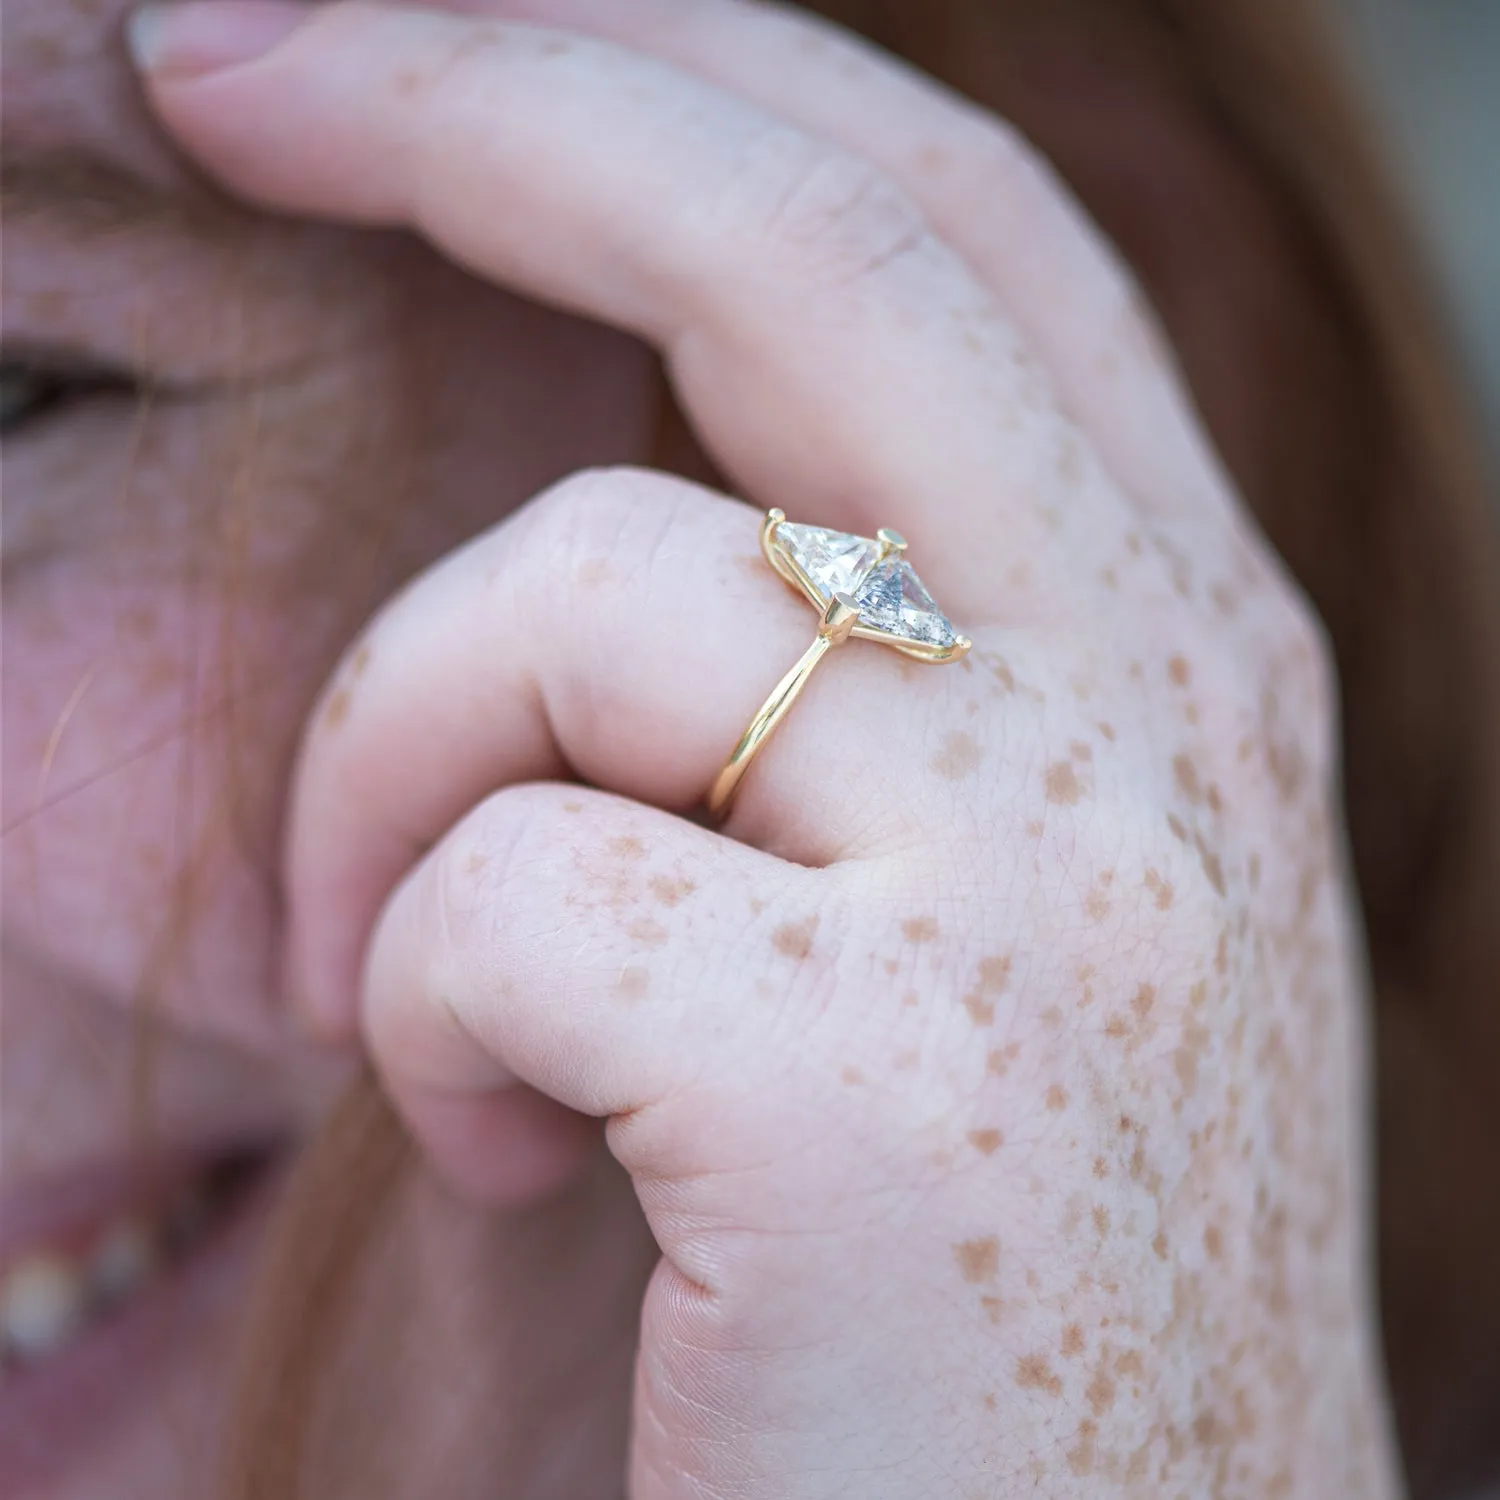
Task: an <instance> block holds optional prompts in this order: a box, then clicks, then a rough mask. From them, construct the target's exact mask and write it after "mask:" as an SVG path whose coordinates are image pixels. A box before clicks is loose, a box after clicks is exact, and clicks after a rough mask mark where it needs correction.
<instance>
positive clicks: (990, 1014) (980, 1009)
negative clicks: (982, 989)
mask: <svg viewBox="0 0 1500 1500" xmlns="http://www.w3.org/2000/svg"><path fill="white" fill-rule="evenodd" d="M963 1005H964V1009H965V1010H966V1011H968V1013H969V1019H970V1020H971V1021H972V1022H973V1023H974V1024H975V1025H976V1026H991V1025H993V1024H994V1020H995V1002H994V1001H993V1000H986V999H985V998H984V996H982V995H973V994H970V995H965V996H964V1000H963Z"/></svg>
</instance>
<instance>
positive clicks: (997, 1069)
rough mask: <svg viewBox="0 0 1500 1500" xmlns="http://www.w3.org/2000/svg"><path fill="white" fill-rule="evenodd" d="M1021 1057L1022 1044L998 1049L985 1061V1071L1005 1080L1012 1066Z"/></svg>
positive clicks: (1015, 1043) (1012, 1044)
mask: <svg viewBox="0 0 1500 1500" xmlns="http://www.w3.org/2000/svg"><path fill="white" fill-rule="evenodd" d="M1020 1055H1021V1044H1020V1043H1019V1042H1011V1043H1009V1044H1008V1045H1007V1046H1006V1047H1004V1048H1000V1047H996V1048H995V1049H994V1050H993V1051H991V1053H990V1054H989V1056H988V1057H987V1058H986V1059H985V1069H986V1071H987V1072H990V1073H993V1074H994V1075H995V1077H996V1078H1004V1077H1005V1075H1006V1073H1007V1072H1008V1071H1009V1070H1010V1065H1011V1064H1012V1063H1013V1062H1014V1061H1015V1060H1016V1059H1017V1058H1018V1057H1019V1056H1020Z"/></svg>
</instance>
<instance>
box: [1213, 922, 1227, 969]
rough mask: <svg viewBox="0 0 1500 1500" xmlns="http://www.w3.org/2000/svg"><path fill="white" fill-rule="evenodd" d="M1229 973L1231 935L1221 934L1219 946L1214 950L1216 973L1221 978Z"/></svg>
mask: <svg viewBox="0 0 1500 1500" xmlns="http://www.w3.org/2000/svg"><path fill="white" fill-rule="evenodd" d="M1228 972H1229V933H1228V932H1227V931H1224V932H1221V933H1220V934H1219V943H1218V946H1217V947H1216V948H1215V949H1214V973H1215V974H1217V975H1219V976H1220V977H1221V978H1222V977H1223V976H1224V975H1225V974H1227V973H1228Z"/></svg>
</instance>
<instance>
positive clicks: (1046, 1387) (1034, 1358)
mask: <svg viewBox="0 0 1500 1500" xmlns="http://www.w3.org/2000/svg"><path fill="white" fill-rule="evenodd" d="M1016 1384H1017V1385H1018V1386H1020V1387H1021V1389H1022V1390H1023V1391H1046V1393H1047V1394H1048V1395H1049V1396H1060V1395H1062V1381H1060V1380H1059V1379H1058V1378H1057V1376H1056V1375H1055V1374H1053V1371H1052V1365H1051V1363H1050V1362H1049V1361H1048V1359H1047V1356H1046V1355H1045V1354H1026V1355H1023V1356H1022V1357H1021V1358H1020V1359H1019V1360H1017V1361H1016Z"/></svg>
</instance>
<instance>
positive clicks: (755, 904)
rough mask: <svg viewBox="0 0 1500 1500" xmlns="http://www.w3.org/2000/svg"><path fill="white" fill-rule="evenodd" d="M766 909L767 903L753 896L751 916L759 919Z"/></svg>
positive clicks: (751, 899)
mask: <svg viewBox="0 0 1500 1500" xmlns="http://www.w3.org/2000/svg"><path fill="white" fill-rule="evenodd" d="M765 909H766V903H765V902H764V901H762V900H761V899H760V898H759V897H758V896H752V897H751V898H750V915H751V916H752V917H758V916H759V915H760V914H761V913H762V912H763V911H764V910H765Z"/></svg>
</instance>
